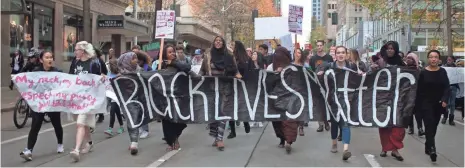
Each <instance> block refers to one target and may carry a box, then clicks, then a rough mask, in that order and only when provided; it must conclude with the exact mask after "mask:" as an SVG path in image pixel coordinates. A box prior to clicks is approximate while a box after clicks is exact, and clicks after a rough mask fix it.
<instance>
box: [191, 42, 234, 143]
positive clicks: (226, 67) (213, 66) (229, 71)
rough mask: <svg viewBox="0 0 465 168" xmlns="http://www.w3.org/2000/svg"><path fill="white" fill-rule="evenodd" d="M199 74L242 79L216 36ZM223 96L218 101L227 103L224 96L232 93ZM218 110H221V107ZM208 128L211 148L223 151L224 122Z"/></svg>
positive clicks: (214, 123) (222, 43) (232, 59)
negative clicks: (211, 141) (211, 142)
mask: <svg viewBox="0 0 465 168" xmlns="http://www.w3.org/2000/svg"><path fill="white" fill-rule="evenodd" d="M199 74H200V75H202V76H234V77H236V78H242V75H241V74H240V73H239V71H238V69H237V66H236V62H235V60H234V57H233V56H232V55H231V54H230V53H229V52H228V48H227V47H226V42H225V40H224V39H223V38H222V37H220V36H217V37H215V39H214V40H213V44H212V47H211V50H210V53H208V54H207V55H205V58H204V59H203V63H202V67H201V68H200V71H199ZM223 87H232V85H223ZM220 89H221V88H220ZM221 90H223V89H221ZM224 90H229V89H224ZM223 94H225V95H220V101H227V99H226V96H227V95H229V94H233V93H223ZM220 104H225V103H220ZM220 109H223V107H221V108H220ZM209 127H210V133H209V135H210V136H212V137H214V138H215V141H214V142H213V144H212V146H214V147H217V148H218V150H220V151H223V150H224V142H223V135H224V131H225V128H226V121H214V122H213V123H210V124H209Z"/></svg>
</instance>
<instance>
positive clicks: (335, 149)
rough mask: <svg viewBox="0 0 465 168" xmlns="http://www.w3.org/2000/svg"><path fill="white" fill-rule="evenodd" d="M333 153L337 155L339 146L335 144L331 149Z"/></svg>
mask: <svg viewBox="0 0 465 168" xmlns="http://www.w3.org/2000/svg"><path fill="white" fill-rule="evenodd" d="M331 153H337V144H333V146H332V147H331Z"/></svg>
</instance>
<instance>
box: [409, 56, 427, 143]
mask: <svg viewBox="0 0 465 168" xmlns="http://www.w3.org/2000/svg"><path fill="white" fill-rule="evenodd" d="M405 63H406V64H407V67H409V68H411V69H415V70H420V66H419V64H420V62H419V61H418V56H417V55H416V54H415V53H408V54H407V56H406V58H405ZM417 109H418V107H417V106H416V105H415V107H414V108H413V114H414V115H415V120H416V122H417V128H418V136H423V135H424V134H425V132H424V131H423V118H422V115H421V111H418V110H417ZM413 124H414V123H413V116H412V117H411V118H410V123H409V126H408V127H409V129H408V134H414V132H415V129H414V127H413Z"/></svg>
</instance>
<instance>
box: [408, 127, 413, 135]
mask: <svg viewBox="0 0 465 168" xmlns="http://www.w3.org/2000/svg"><path fill="white" fill-rule="evenodd" d="M408 134H410V135H412V134H414V131H413V127H409V128H408Z"/></svg>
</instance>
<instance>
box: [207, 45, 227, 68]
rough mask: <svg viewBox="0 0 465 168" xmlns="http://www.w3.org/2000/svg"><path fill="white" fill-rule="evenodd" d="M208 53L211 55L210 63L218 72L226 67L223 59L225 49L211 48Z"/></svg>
mask: <svg viewBox="0 0 465 168" xmlns="http://www.w3.org/2000/svg"><path fill="white" fill-rule="evenodd" d="M210 53H211V54H210V56H211V62H212V63H213V65H215V68H216V69H218V70H224V69H225V67H226V65H225V57H227V55H226V52H225V49H224V48H220V49H217V48H215V47H213V48H212V50H211V52H210Z"/></svg>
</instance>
